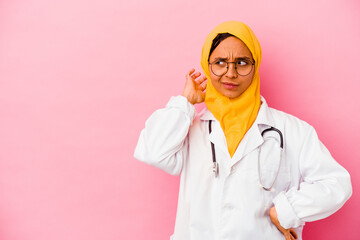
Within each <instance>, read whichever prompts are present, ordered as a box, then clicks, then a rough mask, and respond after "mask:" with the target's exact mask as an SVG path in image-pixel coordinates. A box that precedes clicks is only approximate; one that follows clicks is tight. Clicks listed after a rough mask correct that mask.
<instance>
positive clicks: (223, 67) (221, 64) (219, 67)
mask: <svg viewBox="0 0 360 240" xmlns="http://www.w3.org/2000/svg"><path fill="white" fill-rule="evenodd" d="M211 71H212V72H213V74H215V75H216V76H222V75H224V74H225V73H226V72H227V63H226V62H225V61H223V60H217V61H215V62H213V63H212V64H211Z"/></svg>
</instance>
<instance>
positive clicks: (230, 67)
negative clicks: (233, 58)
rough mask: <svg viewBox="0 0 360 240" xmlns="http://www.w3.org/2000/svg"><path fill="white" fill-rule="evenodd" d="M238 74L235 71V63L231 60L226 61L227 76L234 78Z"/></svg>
mask: <svg viewBox="0 0 360 240" xmlns="http://www.w3.org/2000/svg"><path fill="white" fill-rule="evenodd" d="M237 75H238V73H237V71H236V65H235V63H233V62H229V63H228V70H227V72H226V76H227V77H228V78H236V77H237Z"/></svg>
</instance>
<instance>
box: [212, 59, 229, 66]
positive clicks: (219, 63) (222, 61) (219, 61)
mask: <svg viewBox="0 0 360 240" xmlns="http://www.w3.org/2000/svg"><path fill="white" fill-rule="evenodd" d="M214 64H215V65H217V66H219V67H225V66H226V62H225V61H224V60H217V61H215V63H214Z"/></svg>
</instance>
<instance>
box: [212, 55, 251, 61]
mask: <svg viewBox="0 0 360 240" xmlns="http://www.w3.org/2000/svg"><path fill="white" fill-rule="evenodd" d="M228 59H229V58H228V57H217V58H215V59H214V61H216V60H228ZM240 59H244V60H249V61H251V58H249V57H245V56H244V57H237V58H235V60H240Z"/></svg>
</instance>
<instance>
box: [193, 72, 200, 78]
mask: <svg viewBox="0 0 360 240" xmlns="http://www.w3.org/2000/svg"><path fill="white" fill-rule="evenodd" d="M200 76H201V73H200V72H197V73H194V74H193V75H191V77H192V79H195V78H198V77H200Z"/></svg>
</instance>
